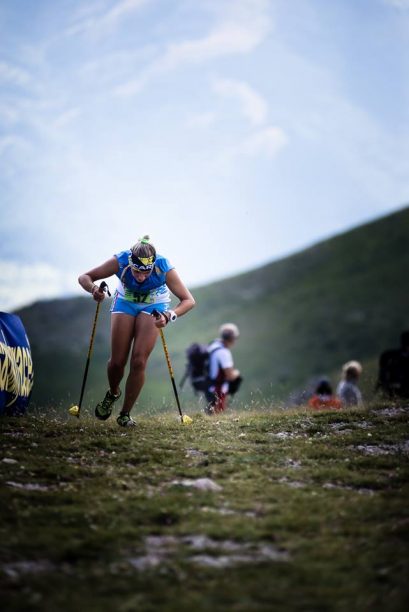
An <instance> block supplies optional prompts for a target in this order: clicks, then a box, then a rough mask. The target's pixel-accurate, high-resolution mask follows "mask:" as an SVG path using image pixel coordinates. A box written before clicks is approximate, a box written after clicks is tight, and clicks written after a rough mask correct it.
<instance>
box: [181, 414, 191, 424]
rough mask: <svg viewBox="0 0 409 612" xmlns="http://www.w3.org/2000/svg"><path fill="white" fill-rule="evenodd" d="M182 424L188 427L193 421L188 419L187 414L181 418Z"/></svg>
mask: <svg viewBox="0 0 409 612" xmlns="http://www.w3.org/2000/svg"><path fill="white" fill-rule="evenodd" d="M182 423H183V425H190V423H193V420H192V419H191V418H190V416H187V414H184V415H183V417H182Z"/></svg>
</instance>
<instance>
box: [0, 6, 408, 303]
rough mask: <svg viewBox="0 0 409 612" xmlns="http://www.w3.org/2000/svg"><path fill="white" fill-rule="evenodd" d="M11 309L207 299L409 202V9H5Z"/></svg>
mask: <svg viewBox="0 0 409 612" xmlns="http://www.w3.org/2000/svg"><path fill="white" fill-rule="evenodd" d="M0 41H1V42H0V45H1V48H0V91H1V94H0V187H1V200H0V207H1V210H0V212H1V225H0V278H1V286H0V310H12V309H13V308H17V307H19V306H21V305H24V304H28V303H31V302H32V301H34V300H37V299H42V298H50V297H56V296H57V297H58V296H66V295H72V294H75V293H76V292H79V291H80V289H79V287H78V285H77V280H76V279H77V276H78V275H79V274H80V273H81V272H84V271H85V270H87V269H89V268H91V267H93V266H95V265H97V264H99V263H101V262H103V261H105V260H106V259H108V258H109V257H110V256H111V255H112V254H114V253H116V252H118V251H121V250H123V249H126V248H129V247H130V246H131V245H132V244H134V242H135V241H136V240H137V239H138V237H140V236H142V235H143V234H146V233H148V234H150V236H151V238H152V241H153V242H154V244H155V245H156V247H157V249H158V251H159V252H160V253H161V254H163V255H165V256H167V257H168V258H169V259H170V260H171V261H172V263H174V264H175V266H176V267H177V269H178V271H179V273H180V275H181V276H182V278H183V279H184V280H185V282H186V284H187V285H188V286H189V287H191V288H194V287H195V286H199V285H202V284H205V283H207V282H210V281H212V280H215V279H220V278H224V277H227V276H231V275H233V274H235V273H238V272H241V271H247V270H249V269H251V268H252V267H254V266H259V265H261V264H263V263H266V262H268V261H272V260H274V259H277V258H280V257H283V256H285V255H287V254H289V253H292V252H294V251H297V250H299V249H301V248H303V247H305V246H308V245H310V244H312V243H314V242H316V241H318V240H320V239H322V238H324V237H328V236H331V235H333V234H336V233H339V232H341V231H344V230H346V229H349V228H351V227H353V226H355V225H358V224H360V223H363V222H366V221H369V220H371V219H373V218H375V217H378V216H381V215H383V214H387V213H389V212H391V211H393V210H396V209H398V208H401V207H403V206H405V205H407V204H408V203H409V161H408V160H409V95H408V93H409V92H408V87H409V85H408V83H409V79H408V77H409V0H116V1H113V0H90V1H89V2H87V1H84V0H77V1H76V0H70V1H68V0H59V1H58V2H55V1H54V0H36V1H35V2H32V1H31V0H3V1H2V2H1V3H0Z"/></svg>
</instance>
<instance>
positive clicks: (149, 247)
mask: <svg viewBox="0 0 409 612" xmlns="http://www.w3.org/2000/svg"><path fill="white" fill-rule="evenodd" d="M131 251H132V254H133V255H135V256H136V257H152V255H153V256H154V257H156V249H155V247H154V246H153V244H152V243H151V242H150V238H149V235H148V234H146V235H145V236H142V238H139V240H138V242H136V243H135V244H134V245H133V247H131Z"/></svg>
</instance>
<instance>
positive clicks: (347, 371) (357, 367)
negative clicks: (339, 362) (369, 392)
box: [337, 361, 362, 406]
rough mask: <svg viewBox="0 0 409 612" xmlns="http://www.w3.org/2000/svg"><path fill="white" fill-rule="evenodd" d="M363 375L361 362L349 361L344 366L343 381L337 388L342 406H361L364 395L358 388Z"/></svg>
mask: <svg viewBox="0 0 409 612" xmlns="http://www.w3.org/2000/svg"><path fill="white" fill-rule="evenodd" d="M361 374H362V366H361V364H360V363H359V361H348V362H347V363H345V364H344V365H343V366H342V380H341V381H340V383H339V384H338V387H337V396H338V397H339V399H340V400H341V402H342V406H361V405H362V393H361V391H360V390H359V388H358V380H359V377H360V376H361Z"/></svg>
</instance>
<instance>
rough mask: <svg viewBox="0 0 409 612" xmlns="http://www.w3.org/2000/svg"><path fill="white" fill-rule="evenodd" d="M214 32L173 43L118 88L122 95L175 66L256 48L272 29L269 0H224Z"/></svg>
mask: <svg viewBox="0 0 409 612" xmlns="http://www.w3.org/2000/svg"><path fill="white" fill-rule="evenodd" d="M221 6H222V7H223V8H224V9H225V11H224V12H223V14H221V15H220V14H219V16H218V23H216V24H215V25H214V26H213V28H212V29H211V30H210V32H209V33H208V34H206V35H204V36H202V37H199V38H195V39H191V40H186V41H183V42H179V43H171V44H169V45H168V46H167V48H166V50H165V51H164V53H163V54H162V55H161V56H160V57H158V58H157V59H156V61H154V62H153V63H152V64H151V65H150V66H148V67H147V69H146V70H145V72H144V73H143V74H142V76H141V77H139V78H138V79H130V80H129V81H127V82H124V83H123V84H122V85H120V86H119V87H117V88H116V90H115V93H116V94H117V95H120V96H124V97H126V96H131V95H134V94H136V93H138V92H139V91H140V90H141V89H142V88H143V87H144V86H145V85H146V83H147V82H148V81H149V80H150V79H151V78H152V77H154V76H155V75H157V74H160V73H164V72H168V71H170V70H175V69H176V68H178V67H180V66H183V65H186V64H200V63H203V62H207V61H210V60H214V59H217V58H220V57H224V56H228V55H241V54H246V53H250V52H251V51H253V50H254V49H255V48H256V47H257V46H258V45H259V44H260V43H261V42H262V41H263V40H264V39H265V38H266V36H267V34H268V33H269V31H270V27H271V21H270V17H269V15H268V10H267V9H268V7H269V3H268V2H266V1H265V0H236V2H234V3H227V4H225V3H222V4H221Z"/></svg>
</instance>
